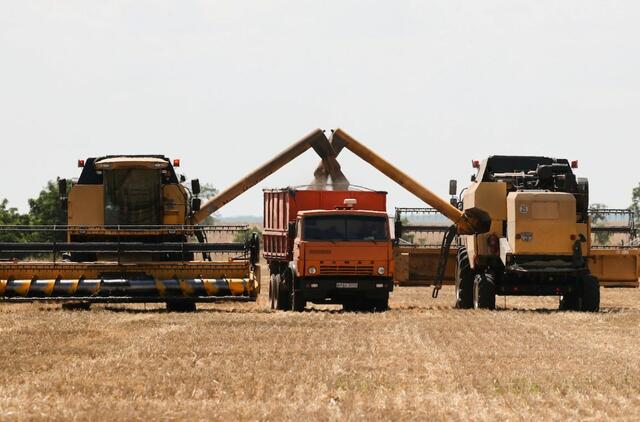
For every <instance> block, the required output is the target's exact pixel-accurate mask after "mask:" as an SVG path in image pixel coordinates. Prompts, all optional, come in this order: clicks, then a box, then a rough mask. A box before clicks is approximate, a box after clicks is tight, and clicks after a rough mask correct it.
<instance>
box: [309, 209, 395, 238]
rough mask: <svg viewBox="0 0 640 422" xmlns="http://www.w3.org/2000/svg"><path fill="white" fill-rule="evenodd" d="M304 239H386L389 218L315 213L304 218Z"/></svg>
mask: <svg viewBox="0 0 640 422" xmlns="http://www.w3.org/2000/svg"><path fill="white" fill-rule="evenodd" d="M303 230H304V233H303V237H304V240H329V241H385V240H388V236H387V219H386V218H384V217H369V216H354V215H328V216H321V215H317V216H316V215H314V216H308V217H305V218H304V222H303Z"/></svg>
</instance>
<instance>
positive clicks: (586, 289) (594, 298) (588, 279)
mask: <svg viewBox="0 0 640 422" xmlns="http://www.w3.org/2000/svg"><path fill="white" fill-rule="evenodd" d="M580 287H581V289H580V293H581V294H580V311H582V312H598V311H599V310H600V281H598V279H597V278H596V277H594V276H592V275H591V274H586V275H585V276H583V277H582V280H581V283H580Z"/></svg>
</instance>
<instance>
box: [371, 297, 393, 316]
mask: <svg viewBox="0 0 640 422" xmlns="http://www.w3.org/2000/svg"><path fill="white" fill-rule="evenodd" d="M372 308H373V311H374V312H386V311H388V310H389V295H387V296H386V297H383V298H379V299H374V300H373V301H372Z"/></svg>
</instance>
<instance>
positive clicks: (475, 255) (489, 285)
mask: <svg viewBox="0 0 640 422" xmlns="http://www.w3.org/2000/svg"><path fill="white" fill-rule="evenodd" d="M473 164H474V167H475V168H477V170H478V171H477V174H476V175H475V176H474V177H473V178H472V180H473V184H472V185H471V186H470V187H469V188H468V189H467V190H466V191H465V192H464V195H463V198H462V205H463V209H465V210H466V209H470V208H482V209H484V210H486V211H487V212H488V213H489V214H490V216H491V228H490V230H489V231H488V232H487V233H483V234H469V235H463V236H460V238H459V246H458V261H457V272H456V305H457V306H458V307H460V308H470V307H475V308H489V309H493V308H494V307H495V296H496V295H497V294H498V295H531V296H542V295H555V296H560V297H561V301H560V306H561V308H563V309H571V310H583V311H597V310H598V309H599V283H598V280H597V279H596V278H595V277H593V276H591V274H590V273H589V269H588V265H587V262H586V259H585V258H586V257H587V256H588V255H589V252H590V247H591V245H590V243H591V227H590V220H589V185H588V181H587V180H586V179H581V178H577V177H576V176H575V174H574V173H573V169H574V168H577V162H573V163H569V162H568V161H567V160H558V159H553V158H547V157H511V156H492V157H489V158H488V159H487V160H485V161H484V162H482V163H479V162H477V161H474V162H473Z"/></svg>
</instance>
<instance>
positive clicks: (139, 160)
mask: <svg viewBox="0 0 640 422" xmlns="http://www.w3.org/2000/svg"><path fill="white" fill-rule="evenodd" d="M127 168H132V169H133V168H148V169H158V170H163V171H164V172H165V173H166V175H165V177H163V183H168V184H177V183H179V181H178V177H177V176H176V173H175V170H174V168H173V166H172V165H171V161H170V160H169V158H168V157H165V156H164V155H152V154H150V155H105V156H102V157H90V158H87V159H86V160H85V163H84V167H83V168H82V173H81V174H80V177H79V178H78V184H81V185H101V184H102V182H103V179H102V171H103V170H113V169H127Z"/></svg>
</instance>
